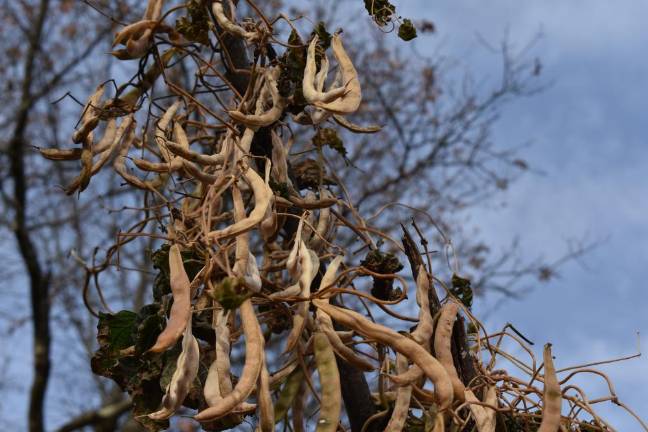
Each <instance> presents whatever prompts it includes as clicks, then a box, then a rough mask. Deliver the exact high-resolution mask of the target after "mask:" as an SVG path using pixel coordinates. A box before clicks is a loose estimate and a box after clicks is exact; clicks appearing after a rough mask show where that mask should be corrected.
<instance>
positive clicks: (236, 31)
mask: <svg viewBox="0 0 648 432" xmlns="http://www.w3.org/2000/svg"><path fill="white" fill-rule="evenodd" d="M212 12H213V13H214V17H216V22H218V25H219V26H221V27H222V28H223V30H225V31H226V32H228V33H231V34H233V35H236V36H240V37H242V38H243V39H245V40H247V41H248V42H253V41H255V40H257V39H258V38H259V35H257V33H256V32H249V31H247V30H245V29H244V28H243V27H241V26H239V25H237V24H234V23H233V22H232V21H230V19H229V18H228V17H227V15H225V11H224V10H223V3H222V2H221V1H220V0H217V1H215V2H214V3H212Z"/></svg>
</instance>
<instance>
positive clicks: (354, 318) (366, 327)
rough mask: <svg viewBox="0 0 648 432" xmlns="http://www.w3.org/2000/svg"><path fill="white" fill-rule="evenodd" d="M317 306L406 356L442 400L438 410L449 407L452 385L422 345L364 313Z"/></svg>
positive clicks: (451, 399)
mask: <svg viewBox="0 0 648 432" xmlns="http://www.w3.org/2000/svg"><path fill="white" fill-rule="evenodd" d="M313 303H314V304H315V306H316V307H318V308H321V309H323V310H324V312H326V313H327V314H328V315H329V316H330V317H331V318H332V319H334V320H335V321H338V322H340V323H341V324H343V325H344V326H346V327H348V328H350V329H353V330H355V331H356V332H357V333H359V334H361V335H364V336H365V337H369V338H373V339H376V340H377V341H378V342H380V343H383V344H385V345H389V346H390V347H391V348H392V349H394V350H395V351H397V352H400V353H401V354H403V355H405V356H406V357H407V358H409V359H410V360H411V361H413V362H414V363H415V364H416V365H417V366H418V367H420V368H421V369H423V372H424V373H425V375H426V376H427V377H428V378H430V380H431V381H432V383H433V384H434V391H435V393H436V395H437V398H438V401H439V409H440V410H442V411H443V410H445V409H447V408H450V406H451V405H452V401H453V398H454V394H453V388H452V382H451V380H450V376H449V375H448V373H447V372H446V370H445V368H444V367H443V366H442V365H441V363H439V361H438V360H437V359H436V358H434V357H433V356H432V355H431V354H430V353H429V352H427V351H426V350H425V348H423V347H422V346H421V345H419V344H418V343H416V342H414V341H413V340H412V339H410V338H408V337H407V336H403V335H401V334H399V333H397V332H395V331H394V330H392V329H390V328H388V327H385V326H383V325H380V324H376V323H374V322H372V321H370V320H368V319H367V318H365V317H364V316H362V315H361V314H359V313H357V312H355V311H353V310H350V309H344V308H340V307H337V306H333V305H330V304H328V303H327V302H324V301H322V300H320V299H315V300H313Z"/></svg>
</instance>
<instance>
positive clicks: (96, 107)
mask: <svg viewBox="0 0 648 432" xmlns="http://www.w3.org/2000/svg"><path fill="white" fill-rule="evenodd" d="M105 90H106V88H105V85H104V84H100V85H99V86H97V88H96V89H95V92H94V93H93V94H92V95H91V96H90V97H89V98H88V102H86V104H85V106H84V107H83V115H82V116H81V124H80V125H79V128H78V129H77V130H76V131H75V132H74V134H72V141H73V142H74V143H76V144H79V143H82V142H86V141H87V138H88V134H89V133H90V132H91V131H92V130H93V129H94V128H95V127H97V124H99V114H100V112H101V106H100V103H99V101H100V100H101V97H102V96H103V94H104V91H105Z"/></svg>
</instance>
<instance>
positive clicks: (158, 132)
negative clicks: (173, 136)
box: [155, 100, 184, 162]
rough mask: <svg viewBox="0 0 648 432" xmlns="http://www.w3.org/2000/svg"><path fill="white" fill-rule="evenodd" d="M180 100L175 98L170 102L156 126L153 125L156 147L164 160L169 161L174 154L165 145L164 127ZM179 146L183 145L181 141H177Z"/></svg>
mask: <svg viewBox="0 0 648 432" xmlns="http://www.w3.org/2000/svg"><path fill="white" fill-rule="evenodd" d="M181 103H182V101H180V100H177V101H175V102H174V103H173V104H171V105H170V106H169V107H168V108H167V109H166V111H165V112H164V114H163V115H162V117H161V118H160V120H159V121H158V123H157V125H156V127H155V142H156V143H157V145H158V149H159V150H160V154H161V155H162V157H163V158H164V160H165V161H167V162H171V160H172V159H173V158H174V155H173V154H172V153H171V152H170V151H169V149H168V148H167V147H166V142H167V138H166V129H167V127H168V126H169V123H171V120H173V117H174V116H175V114H176V111H178V108H180V104H181ZM179 144H180V145H181V146H183V147H184V145H183V143H179Z"/></svg>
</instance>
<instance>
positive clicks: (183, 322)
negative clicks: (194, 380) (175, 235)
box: [149, 244, 191, 352]
mask: <svg viewBox="0 0 648 432" xmlns="http://www.w3.org/2000/svg"><path fill="white" fill-rule="evenodd" d="M169 275H170V283H171V294H173V305H172V306H171V314H170V316H169V321H168V322H167V325H166V327H165V328H164V331H162V333H160V335H159V336H158V338H157V340H156V341H155V345H153V347H151V349H149V351H151V352H162V351H166V350H167V349H168V348H170V347H172V346H173V345H175V343H176V341H177V340H178V339H179V338H180V336H181V335H182V332H183V331H184V330H185V328H186V327H187V323H188V322H189V320H190V319H191V282H190V281H189V277H188V276H187V272H186V271H185V268H184V264H183V262H182V255H181V254H180V248H179V247H178V245H176V244H174V245H172V246H171V247H170V248H169Z"/></svg>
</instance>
